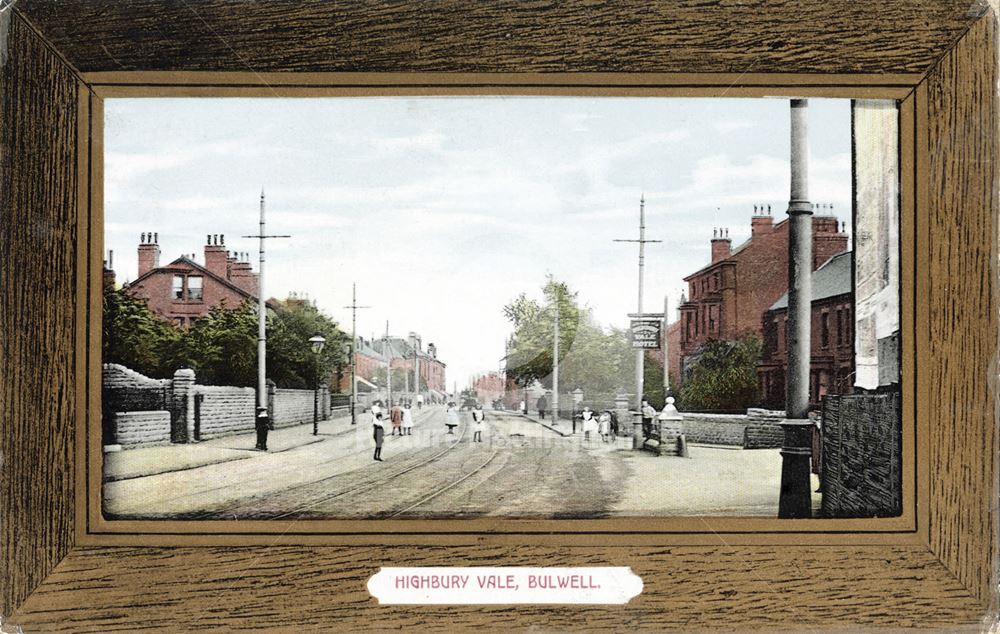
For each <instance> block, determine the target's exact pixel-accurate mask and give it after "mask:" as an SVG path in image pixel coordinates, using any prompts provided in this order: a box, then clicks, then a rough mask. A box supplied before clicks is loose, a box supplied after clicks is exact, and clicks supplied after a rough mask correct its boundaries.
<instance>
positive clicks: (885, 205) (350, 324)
mask: <svg viewBox="0 0 1000 634" xmlns="http://www.w3.org/2000/svg"><path fill="white" fill-rule="evenodd" d="M898 122H899V111H898V104H897V103H896V102H895V101H887V100H857V99H856V100H851V99H827V98H822V99H821V98H809V99H804V98H803V99H799V98H791V99H790V98H766V99H756V98H754V99H751V98H697V99H696V98H669V97H568V96H567V97H554V96H553V97H527V96H524V97H517V96H503V97H487V96H477V97H473V96H469V97H455V96H448V97H444V96H441V97H367V96H366V97H330V98H306V99H277V98H275V99H270V98H224V99H223V98H199V99H169V98H148V99H122V98H109V99H107V100H106V101H105V125H104V130H105V131H104V135H105V137H104V150H105V154H104V195H103V200H104V213H103V216H104V217H103V249H104V254H103V259H104V267H103V305H102V310H103V327H102V360H103V365H102V390H101V410H102V411H101V425H102V429H101V444H102V447H103V451H102V455H103V472H102V482H103V484H102V503H103V512H104V515H105V517H106V518H107V519H112V520H114V519H166V520H266V519H272V520H281V519H285V520H289V519H307V520H308V519H463V518H477V517H503V518H535V519H538V518H542V519H546V518H548V519H596V518H612V517H684V516H715V517H774V518H827V519H831V518H872V517H894V516H899V515H900V514H901V513H902V498H903V496H902V475H901V469H902V467H901V465H902V463H903V460H902V456H901V450H902V424H901V386H900V383H901V376H902V374H901V366H902V350H903V346H902V343H903V342H901V340H900V217H899V215H900V210H899V187H900V185H899V167H900V166H899V123H898Z"/></svg>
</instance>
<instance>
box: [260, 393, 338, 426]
mask: <svg viewBox="0 0 1000 634" xmlns="http://www.w3.org/2000/svg"><path fill="white" fill-rule="evenodd" d="M315 397H316V392H315V391H314V390H287V389H281V388H277V389H275V390H274V392H273V395H272V400H271V416H272V421H273V425H274V428H275V429H278V428H281V427H291V426H292V425H300V424H302V423H311V422H312V421H313V407H314V405H313V399H314V398H315ZM320 399H321V400H320V403H322V402H323V400H324V399H323V397H322V396H321V397H320ZM325 400H328V399H325ZM323 418H324V417H323V413H322V412H320V419H323Z"/></svg>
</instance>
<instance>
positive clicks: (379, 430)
mask: <svg viewBox="0 0 1000 634" xmlns="http://www.w3.org/2000/svg"><path fill="white" fill-rule="evenodd" d="M372 435H373V437H374V438H375V460H378V461H379V462H382V440H383V439H384V438H385V427H384V426H383V423H382V408H381V407H379V406H378V405H373V406H372Z"/></svg>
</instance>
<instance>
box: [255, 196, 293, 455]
mask: <svg viewBox="0 0 1000 634" xmlns="http://www.w3.org/2000/svg"><path fill="white" fill-rule="evenodd" d="M243 237H244V238H257V239H258V240H259V241H260V269H259V272H258V276H257V301H258V305H257V421H256V425H257V434H258V440H257V448H258V449H267V430H268V428H269V427H270V420H268V416H267V300H266V297H267V295H266V294H265V293H264V261H265V258H264V241H265V240H268V239H270V238H291V237H292V236H289V235H270V236H269V235H267V231H266V230H265V229H264V188H263V187H262V188H261V190H260V231H259V232H258V233H257V235H255V236H243Z"/></svg>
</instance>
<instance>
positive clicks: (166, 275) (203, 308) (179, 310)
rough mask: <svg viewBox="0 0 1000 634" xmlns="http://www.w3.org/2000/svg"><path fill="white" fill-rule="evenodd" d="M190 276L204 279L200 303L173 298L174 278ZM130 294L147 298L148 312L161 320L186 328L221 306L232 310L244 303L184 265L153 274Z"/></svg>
mask: <svg viewBox="0 0 1000 634" xmlns="http://www.w3.org/2000/svg"><path fill="white" fill-rule="evenodd" d="M187 274H191V275H196V276H201V277H202V299H201V300H188V299H174V298H173V294H172V285H173V279H174V275H187ZM129 291H130V292H131V293H132V294H133V295H135V296H137V297H143V298H145V299H146V302H147V304H148V305H149V308H150V309H151V310H152V311H153V312H154V313H156V314H157V315H159V316H160V317H163V318H164V319H166V320H168V321H172V322H174V323H177V324H178V325H181V326H184V327H187V326H190V324H191V320H192V319H196V318H198V317H204V316H205V315H207V314H208V313H209V311H210V310H211V309H212V307H213V306H216V305H218V304H221V303H222V302H225V304H226V306H227V307H229V308H236V307H238V306H239V305H240V304H242V303H243V301H244V297H243V296H242V295H240V294H239V293H237V292H236V291H234V290H233V289H231V288H229V287H227V286H225V285H224V284H222V283H220V282H219V281H217V280H215V279H214V278H212V277H209V276H208V275H204V274H203V273H202V272H201V271H198V270H197V269H195V268H194V267H192V266H191V265H189V264H185V263H183V262H181V263H178V264H175V265H171V266H170V267H169V268H166V267H165V268H161V269H158V270H156V271H154V272H153V274H152V275H150V276H149V277H147V278H145V279H143V280H139V281H138V282H136V283H133V284H132V285H131V286H129Z"/></svg>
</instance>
